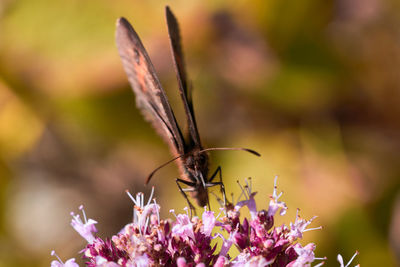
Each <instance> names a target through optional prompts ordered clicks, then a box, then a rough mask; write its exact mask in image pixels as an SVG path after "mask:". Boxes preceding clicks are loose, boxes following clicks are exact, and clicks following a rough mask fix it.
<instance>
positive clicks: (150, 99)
mask: <svg viewBox="0 0 400 267" xmlns="http://www.w3.org/2000/svg"><path fill="white" fill-rule="evenodd" d="M116 43H117V47H118V51H119V54H120V57H121V60H122V64H123V67H124V69H125V72H126V74H127V76H128V80H129V83H130V84H131V87H132V89H133V91H134V92H135V95H136V103H137V106H138V107H139V109H140V110H141V112H142V113H143V115H144V117H145V118H146V120H148V121H150V122H151V123H152V125H153V127H154V128H155V129H156V131H157V132H158V133H159V134H160V135H161V136H162V137H163V138H164V140H165V142H166V143H167V144H168V145H169V147H170V149H171V150H172V152H173V154H174V155H181V154H183V153H184V151H185V142H184V139H183V137H182V133H181V131H180V129H179V126H178V124H177V122H176V119H175V116H174V113H173V111H172V109H171V106H170V105H169V103H168V99H167V96H166V94H165V92H164V90H163V89H162V87H161V84H160V81H159V80H158V78H157V76H156V74H155V70H154V67H153V64H152V63H151V61H150V58H149V56H148V54H147V52H146V50H145V48H144V46H143V44H142V42H141V41H140V39H139V36H138V35H137V33H136V32H135V30H134V29H133V28H132V26H131V25H130V24H129V22H128V21H127V20H126V19H125V18H120V19H118V21H117V31H116Z"/></svg>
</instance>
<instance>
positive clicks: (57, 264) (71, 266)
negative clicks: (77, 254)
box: [50, 250, 79, 267]
mask: <svg viewBox="0 0 400 267" xmlns="http://www.w3.org/2000/svg"><path fill="white" fill-rule="evenodd" d="M51 255H52V256H55V257H57V259H58V260H54V261H52V262H51V265H50V266H51V267H79V265H78V264H77V263H76V262H75V259H74V258H72V259H69V260H67V261H66V262H65V263H63V262H62V260H61V259H60V257H58V255H57V254H56V252H55V251H54V250H53V251H52V252H51Z"/></svg>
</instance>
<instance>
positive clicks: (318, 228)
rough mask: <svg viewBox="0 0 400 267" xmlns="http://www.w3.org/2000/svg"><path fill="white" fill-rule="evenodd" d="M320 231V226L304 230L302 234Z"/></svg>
mask: <svg viewBox="0 0 400 267" xmlns="http://www.w3.org/2000/svg"><path fill="white" fill-rule="evenodd" d="M321 229H322V226H320V227H315V228H309V229H306V230H304V231H303V233H305V232H308V231H314V230H321Z"/></svg>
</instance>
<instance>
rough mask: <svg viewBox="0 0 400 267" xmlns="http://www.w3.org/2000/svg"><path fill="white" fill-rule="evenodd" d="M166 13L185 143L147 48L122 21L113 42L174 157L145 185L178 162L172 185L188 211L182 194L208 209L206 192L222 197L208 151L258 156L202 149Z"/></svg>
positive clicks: (174, 29) (173, 22)
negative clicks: (211, 189)
mask: <svg viewBox="0 0 400 267" xmlns="http://www.w3.org/2000/svg"><path fill="white" fill-rule="evenodd" d="M165 13H166V21H167V26H168V35H169V41H170V45H171V51H172V58H173V62H174V68H175V71H176V76H177V79H178V85H179V93H180V96H181V98H182V102H183V106H184V110H185V114H186V123H187V137H186V139H185V138H184V136H183V134H182V131H181V129H180V127H179V125H178V123H177V120H176V118H175V115H174V112H173V110H172V108H171V106H170V104H169V102H168V99H167V95H166V93H165V91H164V89H163V88H162V87H161V83H160V81H159V79H158V77H157V75H156V72H155V69H154V66H153V64H152V62H151V60H150V58H149V55H148V53H147V51H146V49H145V48H144V46H143V44H142V42H141V40H140V38H139V36H138V34H137V33H136V32H135V30H134V29H133V27H132V26H131V24H130V23H129V22H128V21H127V20H126V19H125V18H123V17H121V18H119V19H118V21H117V29H116V43H117V48H118V51H119V54H120V57H121V60H122V65H123V67H124V70H125V72H126V74H127V76H128V80H129V83H130V85H131V87H132V89H133V91H134V93H135V95H136V104H137V107H138V108H139V109H140V111H141V112H142V114H143V116H144V117H145V119H146V120H147V121H149V122H150V123H151V124H152V126H153V127H154V129H155V130H156V131H157V133H158V134H159V135H160V136H162V137H163V139H164V141H165V142H166V143H167V144H168V145H169V148H170V150H171V152H172V154H173V156H174V158H173V159H172V160H170V161H168V162H166V163H165V164H162V165H161V166H160V167H158V168H156V169H155V170H154V171H153V172H152V173H151V174H150V175H149V176H148V178H147V180H146V184H147V183H148V182H149V181H150V179H151V177H152V176H153V175H154V173H155V172H156V171H157V170H159V169H160V168H162V167H164V166H165V165H167V164H169V163H170V162H172V161H176V162H177V165H178V167H179V169H180V173H181V176H180V178H178V179H176V183H177V185H178V188H179V190H180V192H181V193H182V195H183V196H184V197H185V199H186V200H187V202H188V203H189V206H190V208H191V210H192V209H194V207H193V205H192V204H191V203H190V201H189V199H188V197H187V195H186V192H189V194H190V195H191V197H192V198H194V199H195V200H196V202H197V204H198V205H199V206H200V207H204V206H206V205H208V206H210V205H209V196H208V188H209V187H212V186H220V188H221V191H222V193H223V196H224V199H226V198H225V188H224V185H223V183H222V175H221V167H218V168H217V169H216V170H215V172H214V173H213V174H212V175H211V176H208V174H209V156H208V154H207V152H208V151H211V150H244V151H247V152H250V153H252V154H255V155H257V156H260V154H259V153H257V152H256V151H254V150H251V149H246V148H203V146H202V144H201V141H200V136H199V131H198V128H197V124H196V119H195V116H194V109H193V101H192V96H191V90H190V89H191V88H190V87H189V85H188V78H187V75H186V70H185V63H184V58H183V52H182V46H181V37H180V32H179V25H178V21H177V19H176V18H175V16H174V14H173V13H172V11H171V10H170V8H169V7H168V6H167V7H166V8H165ZM217 174H219V178H220V181H214V180H215V177H217ZM182 186H184V187H185V188H183V187H182Z"/></svg>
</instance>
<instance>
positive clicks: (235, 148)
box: [199, 147, 261, 157]
mask: <svg viewBox="0 0 400 267" xmlns="http://www.w3.org/2000/svg"><path fill="white" fill-rule="evenodd" d="M211 150H242V151H246V152H249V153H251V154H253V155H256V156H257V157H261V154H260V153H258V152H257V151H254V150H252V149H249V148H243V147H210V148H206V149H203V150H200V151H199V153H203V152H207V151H211Z"/></svg>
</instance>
